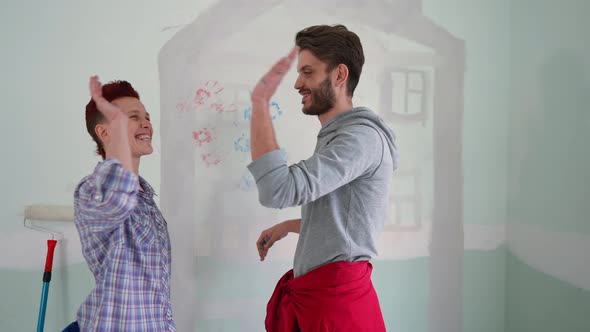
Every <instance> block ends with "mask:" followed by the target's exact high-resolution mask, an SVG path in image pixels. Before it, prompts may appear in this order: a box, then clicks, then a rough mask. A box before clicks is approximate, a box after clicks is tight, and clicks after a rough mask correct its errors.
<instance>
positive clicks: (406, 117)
mask: <svg viewBox="0 0 590 332" xmlns="http://www.w3.org/2000/svg"><path fill="white" fill-rule="evenodd" d="M428 95H429V91H428V72H427V71H426V70H420V69H408V68H391V67H390V68H385V70H384V73H383V75H382V76H381V107H382V109H383V110H385V111H384V112H383V113H384V115H385V117H386V118H388V119H389V120H392V121H403V122H421V123H422V124H423V125H424V124H425V123H426V119H427V116H426V115H427V112H426V109H427V96H428Z"/></svg>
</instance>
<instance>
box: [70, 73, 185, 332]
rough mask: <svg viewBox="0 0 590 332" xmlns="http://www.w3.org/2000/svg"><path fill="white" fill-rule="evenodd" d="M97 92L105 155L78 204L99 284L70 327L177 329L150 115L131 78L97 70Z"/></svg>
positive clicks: (93, 112) (91, 113)
mask: <svg viewBox="0 0 590 332" xmlns="http://www.w3.org/2000/svg"><path fill="white" fill-rule="evenodd" d="M90 94H91V96H92V99H91V100H90V102H89V103H88V105H86V127H87V129H88V133H89V134H90V136H91V137H92V138H93V140H94V141H95V143H96V145H97V152H98V153H99V154H100V155H101V157H102V158H103V161H102V162H100V163H99V164H98V165H97V166H96V168H95V169H94V171H93V173H92V174H90V175H89V176H87V177H85V178H84V179H82V181H81V182H80V184H79V185H78V187H77V188H76V191H75V194H74V210H75V224H76V228H77V229H78V233H79V235H80V241H81V243H82V250H83V254H84V258H85V259H86V262H87V263H88V267H89V268H90V271H91V272H92V274H93V275H94V278H95V281H96V285H95V287H94V289H93V290H92V291H91V293H90V295H88V297H87V298H86V300H85V301H84V302H83V303H82V305H81V306H80V309H79V311H78V314H77V322H74V323H72V324H71V326H70V327H68V328H67V329H66V330H67V331H75V330H76V329H77V328H78V327H77V326H78V325H79V328H80V330H82V331H112V332H114V331H125V332H132V331H142V332H146V331H175V325H174V321H173V320H172V309H171V304H170V287H169V285H170V271H171V266H170V265H171V262H170V238H169V235H168V230H167V225H166V221H165V220H164V218H163V216H162V214H161V213H160V210H159V209H158V207H157V206H156V204H155V202H154V200H153V196H154V190H153V189H152V187H151V186H150V185H149V184H148V182H147V181H146V180H145V179H143V178H142V177H141V176H139V163H140V159H141V157H142V156H144V155H149V154H151V153H152V151H153V148H152V143H151V141H152V135H153V128H152V125H151V122H150V117H149V114H148V113H147V112H146V110H145V107H144V105H143V104H142V103H141V101H140V100H139V94H138V93H137V92H136V91H135V90H134V89H133V87H132V86H131V84H129V83H128V82H125V81H115V82H111V83H109V84H106V85H105V86H101V83H100V82H99V81H98V77H96V76H94V77H91V78H90ZM68 329H69V330H68Z"/></svg>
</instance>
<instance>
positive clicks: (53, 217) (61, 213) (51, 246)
mask: <svg viewBox="0 0 590 332" xmlns="http://www.w3.org/2000/svg"><path fill="white" fill-rule="evenodd" d="M73 220H74V208H73V207H71V206H65V205H28V206H26V207H25V213H24V221H23V224H24V225H25V227H27V228H30V229H33V230H36V231H40V232H43V233H49V234H51V240H47V256H46V258H45V269H44V270H43V288H42V290H41V304H40V305H39V317H38V320H37V332H43V327H44V326H45V312H46V309H47V296H48V293H49V282H50V281H51V269H52V267H53V253H54V251H55V246H56V245H57V240H58V239H60V240H61V239H63V235H62V234H61V233H60V232H56V231H52V230H49V229H47V228H43V227H39V226H37V225H35V224H33V221H73Z"/></svg>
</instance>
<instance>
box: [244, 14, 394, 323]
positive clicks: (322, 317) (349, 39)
mask: <svg viewBox="0 0 590 332" xmlns="http://www.w3.org/2000/svg"><path fill="white" fill-rule="evenodd" d="M295 42H296V47H295V48H294V49H293V50H292V51H291V53H290V54H289V55H288V56H287V57H285V58H283V59H281V60H280V61H279V62H277V63H276V64H275V65H274V66H273V67H272V69H271V70H270V71H269V72H268V73H267V74H266V75H264V76H263V78H262V79H261V80H260V81H259V82H258V83H257V85H256V87H255V88H254V90H253V91H252V96H251V98H252V120H251V121H252V122H251V133H250V134H251V148H252V160H253V162H252V163H251V164H250V165H248V168H249V170H250V171H251V173H252V174H253V176H254V178H255V179H256V183H257V187H258V191H259V199H260V202H261V204H263V205H264V206H267V207H272V208H285V207H289V206H298V205H301V206H302V209H301V219H296V220H288V221H285V222H282V223H279V224H277V225H275V226H273V227H271V228H269V229H267V230H265V231H263V232H262V233H261V235H260V238H259V239H258V241H257V248H258V251H259V255H260V259H261V260H264V258H265V257H266V255H267V253H268V249H269V248H270V247H271V246H272V245H273V244H274V242H276V241H277V240H279V239H281V238H283V237H285V236H286V235H287V234H288V233H289V232H293V233H299V240H298V243H297V249H296V252H295V259H294V267H293V270H291V271H289V272H287V274H285V276H283V278H281V280H280V281H279V283H278V285H277V288H276V289H275V292H274V294H273V295H272V297H271V300H270V301H269V304H268V307H267V317H266V322H265V325H266V329H267V330H268V331H299V330H301V331H372V332H375V331H385V325H384V322H383V317H382V314H381V309H380V306H379V300H378V298H377V294H376V293H375V290H374V288H373V285H372V282H371V279H370V278H371V270H372V266H371V264H370V263H369V260H370V259H371V258H373V257H375V256H376V254H377V250H376V242H377V237H378V235H379V233H380V231H381V230H382V228H383V224H384V219H385V215H386V210H387V205H388V200H389V188H390V185H391V178H392V175H393V171H394V170H395V168H396V165H397V151H396V147H395V143H394V135H393V133H392V132H391V130H390V129H389V128H388V127H387V126H386V125H385V124H384V123H383V122H382V121H381V119H380V118H379V117H378V116H377V115H376V114H375V113H373V112H372V111H370V110H369V109H367V108H364V107H353V106H352V97H353V94H354V90H355V88H356V86H357V84H358V81H359V78H360V74H361V71H362V66H363V64H364V54H363V49H362V45H361V42H360V40H359V38H358V36H357V35H356V34H354V33H353V32H351V31H349V30H348V29H347V28H346V27H344V26H342V25H336V26H326V25H321V26H312V27H309V28H306V29H303V30H302V31H300V32H299V33H297V35H296V38H295ZM297 56H298V65H297V71H298V73H299V76H298V78H297V80H296V82H295V89H297V90H299V93H300V94H301V95H302V100H301V103H302V104H303V113H305V114H308V115H313V116H317V117H318V120H319V121H320V123H321V125H322V128H321V130H320V132H319V134H318V136H317V137H318V141H317V145H316V148H315V151H314V153H313V155H312V156H311V157H310V158H309V159H307V160H304V161H301V162H299V163H296V164H293V165H291V166H287V159H286V157H285V155H284V154H283V153H282V152H281V150H279V146H278V144H277V142H276V138H275V134H274V129H273V126H272V121H271V118H270V115H269V106H268V105H269V101H270V98H271V97H272V96H273V94H274V93H275V91H276V89H277V87H278V85H279V83H280V82H281V80H282V79H283V77H284V76H285V74H286V72H287V70H288V69H289V67H290V66H291V63H292V62H293V61H294V59H295V57H297Z"/></svg>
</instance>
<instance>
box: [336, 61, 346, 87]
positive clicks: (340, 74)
mask: <svg viewBox="0 0 590 332" xmlns="http://www.w3.org/2000/svg"><path fill="white" fill-rule="evenodd" d="M334 71H335V72H336V82H334V85H335V86H336V87H341V86H344V87H345V88H346V82H347V81H348V67H347V66H346V65H345V64H343V63H341V64H339V65H338V67H336V69H335V70H334Z"/></svg>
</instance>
